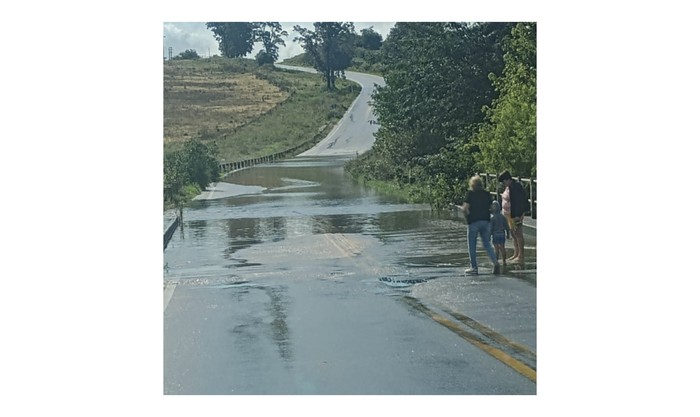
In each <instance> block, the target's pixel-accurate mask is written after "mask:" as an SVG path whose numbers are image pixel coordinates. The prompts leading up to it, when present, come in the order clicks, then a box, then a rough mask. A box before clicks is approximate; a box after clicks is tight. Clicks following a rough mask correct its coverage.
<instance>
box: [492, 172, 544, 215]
mask: <svg viewBox="0 0 700 417" xmlns="http://www.w3.org/2000/svg"><path fill="white" fill-rule="evenodd" d="M479 176H480V177H481V178H483V179H484V188H486V189H487V190H489V189H491V188H493V189H495V190H496V191H490V192H491V194H492V195H494V196H496V198H497V199H498V202H499V203H501V193H502V192H503V187H502V186H501V183H500V182H499V181H498V174H492V173H483V174H481V173H480V174H479ZM513 179H514V180H516V181H518V182H520V183H521V184H522V185H523V188H525V194H526V195H528V201H529V202H530V214H529V215H530V217H532V218H533V219H537V179H536V178H522V177H519V176H518V177H513ZM489 183H491V184H492V185H491V187H489ZM494 183H495V187H494V186H493V184H494Z"/></svg>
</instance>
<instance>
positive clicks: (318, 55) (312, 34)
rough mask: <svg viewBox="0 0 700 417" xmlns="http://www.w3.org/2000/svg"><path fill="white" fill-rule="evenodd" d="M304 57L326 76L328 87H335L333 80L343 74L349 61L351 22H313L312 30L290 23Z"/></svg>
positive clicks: (352, 37) (350, 61)
mask: <svg viewBox="0 0 700 417" xmlns="http://www.w3.org/2000/svg"><path fill="white" fill-rule="evenodd" d="M294 30H295V31H296V32H297V33H299V36H298V37H296V38H294V41H295V42H300V43H301V45H302V47H303V48H304V51H306V55H307V58H308V59H309V60H310V61H311V64H312V65H313V67H314V68H316V69H317V70H318V71H319V72H320V73H321V74H322V75H323V78H324V79H325V80H326V86H327V88H328V89H329V90H334V89H335V80H336V78H337V77H339V76H344V75H345V69H346V68H347V67H349V66H350V65H351V64H352V56H353V49H354V45H353V40H354V39H355V37H356V34H355V26H354V25H353V24H352V22H314V30H310V29H306V28H303V27H301V26H299V25H295V26H294Z"/></svg>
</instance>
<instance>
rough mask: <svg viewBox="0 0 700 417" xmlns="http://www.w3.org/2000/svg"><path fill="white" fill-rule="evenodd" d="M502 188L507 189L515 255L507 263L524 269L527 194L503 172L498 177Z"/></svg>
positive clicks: (506, 172) (508, 174)
mask: <svg viewBox="0 0 700 417" xmlns="http://www.w3.org/2000/svg"><path fill="white" fill-rule="evenodd" d="M498 181H500V182H501V183H502V184H503V186H504V187H506V188H507V189H508V196H509V199H510V218H511V219H512V221H513V227H512V230H511V234H512V236H513V246H514V247H515V253H514V254H513V256H512V257H510V258H508V261H511V262H514V263H516V264H517V265H518V266H520V268H521V269H524V268H525V238H524V237H523V220H524V218H525V213H526V212H527V211H528V204H529V203H528V200H527V194H525V189H524V188H523V186H522V185H521V184H520V183H519V182H517V181H515V180H514V179H513V177H512V176H511V175H510V172H508V171H503V172H502V173H501V174H500V175H499V176H498Z"/></svg>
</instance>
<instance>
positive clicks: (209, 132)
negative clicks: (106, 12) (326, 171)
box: [164, 58, 360, 162]
mask: <svg viewBox="0 0 700 417" xmlns="http://www.w3.org/2000/svg"><path fill="white" fill-rule="evenodd" d="M185 86H187V87H188V88H184V87H185ZM336 86H337V90H336V91H330V92H329V91H327V90H326V88H325V83H324V81H323V80H322V78H321V77H320V75H318V74H308V73H302V72H297V71H285V70H280V69H275V68H272V67H269V66H265V67H258V66H257V65H256V63H255V61H252V60H246V59H226V58H214V59H200V60H196V61H168V62H166V65H165V71H164V88H165V91H164V122H165V126H164V147H165V152H166V153H167V152H170V151H173V150H176V149H179V148H180V147H181V146H182V143H184V141H186V140H187V139H189V138H191V137H194V138H196V139H199V140H202V141H203V142H205V143H212V142H215V143H216V144H217V146H218V149H219V159H220V160H225V161H226V162H234V161H240V160H244V159H249V158H255V157H261V156H265V155H269V154H272V153H276V152H281V151H284V150H287V149H290V148H293V147H295V146H297V145H299V144H302V143H304V142H307V141H309V140H310V139H313V138H318V139H321V138H323V136H325V134H327V133H328V132H329V131H330V130H331V129H332V128H333V126H334V125H335V124H336V123H337V122H338V121H339V120H340V118H342V116H343V114H344V113H345V111H346V110H347V109H348V107H349V106H350V105H351V104H352V102H353V100H354V99H355V98H356V97H357V95H358V94H359V91H360V89H359V88H357V87H356V86H355V84H354V83H351V82H349V81H346V80H338V82H337V85H336ZM263 96H264V97H263ZM185 133H186V135H185Z"/></svg>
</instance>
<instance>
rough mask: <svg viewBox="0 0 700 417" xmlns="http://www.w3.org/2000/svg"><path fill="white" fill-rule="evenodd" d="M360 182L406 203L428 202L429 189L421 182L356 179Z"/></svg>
mask: <svg viewBox="0 0 700 417" xmlns="http://www.w3.org/2000/svg"><path fill="white" fill-rule="evenodd" d="M358 181H359V182H360V183H362V184H364V185H366V186H367V187H369V188H372V189H374V190H377V191H378V192H380V193H382V194H386V195H391V196H394V197H399V198H401V199H402V200H404V201H406V202H407V203H429V202H430V190H428V189H426V188H425V186H424V185H423V184H410V185H409V184H399V183H398V182H395V181H379V180H364V179H360V180H358Z"/></svg>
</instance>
